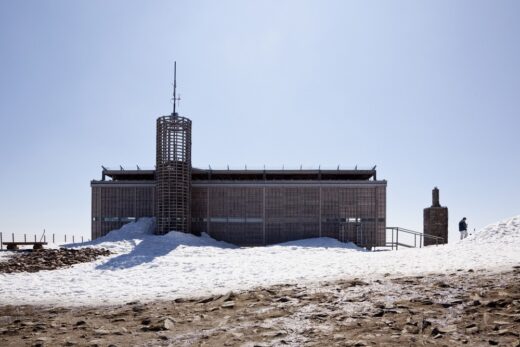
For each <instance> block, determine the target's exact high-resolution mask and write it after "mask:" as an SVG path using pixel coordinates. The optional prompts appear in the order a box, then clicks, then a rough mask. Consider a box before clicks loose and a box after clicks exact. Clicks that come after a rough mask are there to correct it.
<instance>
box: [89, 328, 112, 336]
mask: <svg viewBox="0 0 520 347" xmlns="http://www.w3.org/2000/svg"><path fill="white" fill-rule="evenodd" d="M92 332H93V333H94V334H96V335H108V334H110V331H108V330H105V329H94V330H93V331H92Z"/></svg>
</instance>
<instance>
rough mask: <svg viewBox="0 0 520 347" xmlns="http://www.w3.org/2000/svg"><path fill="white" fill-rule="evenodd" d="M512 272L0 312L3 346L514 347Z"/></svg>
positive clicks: (516, 309) (518, 328)
mask: <svg viewBox="0 0 520 347" xmlns="http://www.w3.org/2000/svg"><path fill="white" fill-rule="evenodd" d="M519 334H520V266H517V267H515V268H513V269H511V270H510V271H506V272H501V273H488V272H472V271H471V270H470V271H469V272H465V271H458V272H455V273H451V274H446V275H430V276H427V277H405V278H391V277H386V278H381V279H378V280H374V281H370V282H368V283H367V282H363V281H360V280H339V281H335V282H327V283H321V284H320V285H319V286H315V287H310V286H303V285H301V286H298V285H280V286H274V287H269V288H265V289H257V290H252V291H247V292H242V293H236V294H233V293H228V294H227V295H224V296H214V297H206V298H199V299H196V300H195V299H189V300H176V301H174V302H172V301H159V302H152V303H145V304H143V303H138V302H135V303H128V304H126V305H120V306H110V307H83V308H48V307H35V306H23V307H12V306H2V307H0V345H1V346H25V345H27V346H336V345H338V346H372V345H378V346H381V345H387V346H422V345H428V346H432V345H433V346H458V345H468V346H489V345H500V346H517V347H520V337H519Z"/></svg>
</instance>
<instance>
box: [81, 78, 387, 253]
mask: <svg viewBox="0 0 520 347" xmlns="http://www.w3.org/2000/svg"><path fill="white" fill-rule="evenodd" d="M175 100H176V99H175V87H174V101H175ZM91 188H92V239H96V238H98V237H100V236H103V235H105V234H106V233H108V232H109V231H110V230H113V229H117V228H120V227H121V226H122V225H123V224H125V223H128V222H131V221H134V220H136V219H137V218H140V217H155V218H156V221H157V230H156V233H157V234H165V233H167V232H169V231H171V230H176V231H182V232H191V233H194V234H200V233H202V232H206V233H208V234H209V235H210V236H212V237H213V238H215V239H218V240H223V241H227V242H230V243H234V244H236V245H240V246H259V245H269V244H274V243H280V242H285V241H290V240H297V239H304V238H312V237H332V238H336V239H338V240H340V241H352V242H355V243H356V244H358V245H359V246H363V247H368V248H371V247H375V246H384V245H385V227H386V181H384V180H377V176H376V170H375V167H374V168H372V169H370V170H357V169H353V170H342V169H341V170H340V169H339V167H338V169H337V170H321V169H319V168H318V169H315V170H247V169H244V170H211V169H207V170H205V169H198V168H192V166H191V120H189V119H188V118H186V117H181V116H179V115H178V114H177V113H176V112H175V102H174V111H173V113H172V114H171V115H168V116H162V117H159V118H158V119H157V149H156V169H155V170H141V169H135V170H123V169H122V168H121V169H119V170H110V169H106V168H103V171H102V179H101V180H93V181H91Z"/></svg>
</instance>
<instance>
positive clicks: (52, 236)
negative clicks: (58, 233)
mask: <svg viewBox="0 0 520 347" xmlns="http://www.w3.org/2000/svg"><path fill="white" fill-rule="evenodd" d="M52 243H54V233H52Z"/></svg>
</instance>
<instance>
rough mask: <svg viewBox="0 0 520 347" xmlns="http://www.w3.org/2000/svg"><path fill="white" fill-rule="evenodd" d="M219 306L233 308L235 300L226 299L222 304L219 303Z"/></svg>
mask: <svg viewBox="0 0 520 347" xmlns="http://www.w3.org/2000/svg"><path fill="white" fill-rule="evenodd" d="M220 307H222V308H233V307H235V302H234V301H227V302H225V303H223V304H222V305H220Z"/></svg>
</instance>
